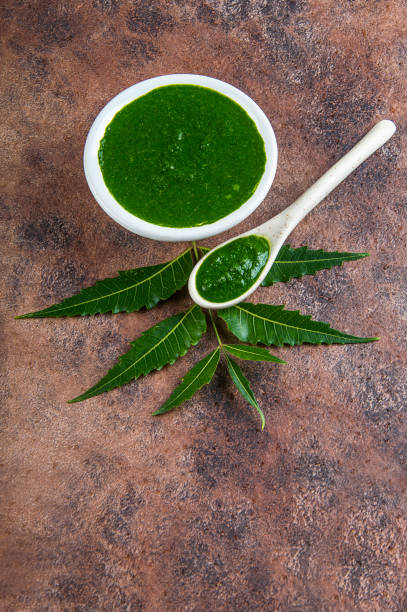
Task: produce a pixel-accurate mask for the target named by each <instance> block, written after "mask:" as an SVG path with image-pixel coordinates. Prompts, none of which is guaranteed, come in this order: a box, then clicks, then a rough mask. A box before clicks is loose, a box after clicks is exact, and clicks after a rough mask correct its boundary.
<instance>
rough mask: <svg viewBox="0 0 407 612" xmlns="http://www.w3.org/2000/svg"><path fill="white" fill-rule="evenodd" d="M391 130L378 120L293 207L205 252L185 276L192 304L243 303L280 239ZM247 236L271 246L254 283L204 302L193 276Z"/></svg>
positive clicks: (222, 305)
mask: <svg viewBox="0 0 407 612" xmlns="http://www.w3.org/2000/svg"><path fill="white" fill-rule="evenodd" d="M395 131H396V126H395V125H394V123H393V122H392V121H389V120H387V119H385V120H383V121H379V123H377V124H376V125H375V126H374V128H372V129H371V130H370V132H368V133H367V134H366V136H364V138H362V140H360V141H359V142H358V143H357V144H356V145H355V146H354V147H353V149H351V150H350V151H349V152H348V153H346V155H344V157H342V158H341V159H340V160H339V161H338V162H336V164H334V165H333V166H332V168H330V169H329V170H328V171H327V172H325V174H323V175H322V176H321V178H319V179H318V180H317V182H316V183H314V185H312V187H310V188H309V189H307V191H306V192H305V193H303V194H302V196H300V197H299V198H298V199H297V200H295V202H293V204H291V205H290V206H288V207H287V208H286V209H285V210H283V211H282V212H281V213H279V214H278V215H276V216H275V217H273V218H272V219H270V220H269V221H266V223H263V224H262V225H258V226H257V227H255V228H254V229H252V230H249V231H248V232H245V233H243V234H239V236H236V237H235V238H231V239H230V240H227V241H225V242H223V243H222V244H220V245H218V246H217V247H215V248H214V249H212V250H211V251H209V253H207V254H206V255H205V256H204V257H203V258H202V259H201V260H200V261H199V262H198V263H197V264H196V266H195V267H194V269H193V270H192V272H191V275H190V277H189V282H188V289H189V293H190V295H191V298H192V299H193V300H194V302H196V303H197V304H199V305H200V306H202V307H203V308H210V309H215V308H216V309H221V308H228V307H229V306H233V305H234V304H238V303H239V302H242V301H243V300H245V299H246V298H247V297H248V296H249V295H250V294H251V293H253V291H255V289H257V287H258V286H259V285H260V284H261V282H262V281H263V279H264V278H265V276H266V275H267V273H268V271H269V270H270V268H271V266H272V265H273V263H274V260H275V258H276V257H277V254H278V252H279V250H280V248H281V246H282V244H283V242H284V240H286V238H287V237H288V235H289V234H290V233H291V232H292V231H293V229H294V228H295V226H296V225H297V224H298V223H299V222H300V221H302V219H303V218H304V217H305V215H307V214H308V213H309V212H310V211H311V210H312V209H313V208H314V207H315V206H316V205H317V204H319V203H320V202H321V200H323V199H324V198H325V197H326V196H327V195H328V194H329V193H330V192H331V191H332V190H333V189H335V187H337V186H338V185H339V183H341V182H342V181H343V180H344V179H345V178H346V177H347V176H348V175H349V174H350V173H351V172H353V170H355V168H357V167H358V166H359V165H360V164H361V163H362V162H364V161H365V160H366V159H367V158H368V157H369V156H370V155H372V153H374V152H375V151H376V150H377V149H379V148H380V147H381V146H382V145H383V144H384V143H385V142H387V140H389V138H390V137H391V136H392V135H393V134H394V132H395ZM251 235H256V236H265V237H266V238H267V239H268V240H269V242H270V245H271V246H270V253H269V257H268V260H267V262H266V264H265V266H264V268H263V270H262V272H261V274H260V276H259V277H258V279H257V280H256V282H255V283H254V284H253V285H252V286H251V287H250V289H248V290H247V291H246V292H245V293H243V294H242V295H239V296H238V297H236V298H234V299H233V300H229V301H227V302H210V301H208V300H206V299H204V298H203V297H202V296H201V295H200V294H199V293H198V291H197V288H196V274H197V272H198V269H199V268H200V266H201V265H202V263H203V262H204V261H205V260H206V259H207V258H208V257H209V256H210V255H211V254H212V253H213V252H214V251H215V250H217V249H220V248H221V247H223V246H224V245H225V244H228V243H230V242H233V241H234V240H236V239H237V238H242V237H243V236H251Z"/></svg>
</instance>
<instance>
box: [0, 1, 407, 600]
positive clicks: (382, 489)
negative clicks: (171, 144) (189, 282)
mask: <svg viewBox="0 0 407 612" xmlns="http://www.w3.org/2000/svg"><path fill="white" fill-rule="evenodd" d="M1 15H2V25H3V31H4V35H3V41H4V45H3V59H2V62H1V63H2V68H3V76H2V97H1V117H2V121H1V128H0V129H1V135H2V137H1V142H2V146H1V150H0V155H1V166H2V168H3V172H2V179H1V180H2V183H3V188H2V192H3V194H4V196H3V198H2V200H1V212H2V224H1V232H2V233H1V246H2V253H3V257H4V259H3V264H2V272H3V273H2V275H1V283H2V296H3V298H2V300H1V309H2V311H3V312H2V314H3V315H4V317H3V318H4V336H3V339H2V343H3V348H2V351H1V357H2V358H4V360H5V363H4V365H3V368H2V375H3V377H4V378H3V379H2V382H1V387H0V391H1V413H2V428H3V442H2V456H3V461H2V485H1V496H2V502H1V504H2V519H3V521H4V522H3V528H2V534H1V538H2V544H1V552H2V555H4V558H3V560H2V562H1V564H0V565H1V570H0V571H1V574H2V576H1V601H2V603H1V610H7V611H15V610H16V611H26V610H27V611H36V612H37V611H38V612H40V611H41V612H42V611H54V610H69V611H71V610H75V611H77V612H85V611H88V612H90V611H94V610H97V611H99V610H103V611H104V610H106V611H107V610H119V611H123V612H124V611H139V610H143V611H148V612H150V611H152V612H155V611H158V612H161V611H167V610H168V611H184V610H185V611H188V612H201V611H211V612H212V611H213V612H215V611H225V612H229V611H230V612H232V611H239V612H240V611H249V610H256V611H257V610H262V611H263V610H265V611H270V612H271V611H274V610H278V611H282V612H294V611H295V612H314V611H317V612H319V611H331V610H334V611H342V612H344V611H348V610H357V611H359V610H360V611H363V612H364V611H366V612H371V611H397V612H405V611H406V610H407V562H406V550H407V532H406V530H407V511H406V492H407V473H406V470H407V423H406V417H407V414H406V413H407V406H406V403H407V386H406V382H407V381H406V378H407V376H406V367H405V365H406V363H405V360H406V356H405V355H406V353H405V347H406V314H407V309H406V287H407V271H406V265H405V262H406V203H407V199H406V195H405V192H406V186H407V181H406V113H405V107H404V103H405V91H406V85H407V78H406V72H405V69H406V57H407V41H406V38H404V40H403V36H404V35H405V29H406V23H407V4H406V2H405V0H387V1H386V0H376V1H373V0H371V1H369V0H348V1H343V2H338V1H337V0H308V1H307V0H289V1H282V0H280V1H278V0H220V1H215V0H202V1H201V2H192V1H190V0H176V1H175V2H174V1H173V2H169V1H168V2H165V1H161V2H160V1H158V0H150V1H149V2H143V1H142V0H133V1H131V0H93V2H91V1H90V0H89V1H87V2H79V1H77V0H70V1H69V2H68V1H59V2H58V1H56V2H51V1H49V2H47V1H42V2H41V1H32V2H23V1H22V0H6V2H5V4H3V8H2V9H1ZM172 72H195V73H202V74H207V75H210V76H214V77H218V78H221V79H224V80H226V81H229V82H230V83H232V84H234V85H236V86H238V87H240V88H242V89H243V90H244V91H246V92H247V93H248V94H249V95H251V96H252V97H253V98H254V99H255V100H256V101H257V102H258V104H260V106H261V107H262V108H263V109H264V111H265V112H266V113H267V115H268V116H269V117H270V119H271V121H272V123H273V125H274V128H275V131H276V135H277V140H278V143H279V150H280V158H279V166H278V170H277V175H276V179H275V182H274V185H273V187H272V190H271V192H270V194H269V196H268V197H267V199H266V200H265V202H264V203H263V205H262V206H261V207H260V208H259V209H258V210H257V211H256V213H255V214H254V215H253V216H252V218H251V219H250V220H249V221H247V222H246V223H245V224H242V226H240V227H238V228H237V229H238V230H243V229H244V228H248V227H250V226H252V225H253V224H255V223H256V224H257V223H259V222H261V221H263V220H265V219H267V218H268V217H269V216H271V215H272V214H274V213H276V212H277V211H279V210H281V209H282V207H284V206H285V205H287V204H289V203H290V202H291V201H292V200H293V199H294V198H295V197H296V196H298V195H299V194H300V193H301V192H302V191H303V190H304V189H305V188H306V187H307V186H309V185H310V184H311V183H312V182H313V180H315V179H316V178H317V177H318V176H319V175H320V174H321V173H322V172H323V171H324V170H325V169H327V168H328V167H329V165H330V164H331V163H332V162H334V160H336V159H337V158H338V157H339V156H340V155H341V154H342V153H344V152H345V151H346V150H347V149H348V148H349V147H350V146H351V145H352V144H353V143H355V142H356V141H357V140H358V139H359V137H360V136H361V135H362V134H363V133H364V132H365V131H367V130H368V129H369V128H370V127H371V126H372V125H373V124H374V122H375V121H376V120H377V119H379V118H384V117H389V118H392V119H394V121H395V122H396V123H397V125H398V132H397V134H396V135H395V137H394V138H393V139H392V140H391V141H390V142H389V143H388V144H387V145H386V146H385V147H384V148H383V149H382V150H381V151H380V152H379V153H377V154H376V155H375V156H374V157H372V158H371V159H370V160H369V161H368V162H367V163H365V164H364V165H363V166H362V167H361V168H360V169H359V170H358V171H357V172H355V173H354V174H353V175H352V177H350V178H349V179H348V180H347V181H346V183H345V184H343V185H342V186H341V187H340V188H338V189H337V190H336V191H335V192H334V193H333V194H332V195H331V196H330V197H329V198H328V199H327V200H326V202H325V203H324V204H323V205H321V206H320V207H319V208H318V209H317V210H316V211H314V212H313V213H312V214H311V215H310V216H309V217H308V218H307V219H306V220H305V221H304V222H303V223H302V224H301V226H300V227H298V228H297V229H296V231H295V232H294V234H293V236H292V238H291V243H292V244H293V245H294V246H299V245H300V244H308V245H309V246H311V247H314V248H318V247H323V248H327V249H339V250H355V251H357V250H359V251H369V252H370V253H371V257H370V258H368V259H367V260H363V261H361V262H354V263H350V264H348V265H346V267H343V268H337V269H333V270H331V271H326V272H321V273H320V274H319V275H318V276H317V277H307V278H305V279H304V280H303V281H292V282H291V283H289V284H286V285H279V286H275V287H274V288H269V289H263V290H261V291H259V292H258V293H257V294H256V299H257V300H261V301H268V302H273V303H285V304H286V305H287V306H288V307H291V308H296V307H297V308H300V309H301V311H302V312H304V313H306V314H310V315H313V316H314V317H316V318H320V319H321V320H326V321H329V322H330V323H331V324H332V325H334V326H336V327H339V328H340V329H342V330H344V331H347V332H349V333H356V334H360V335H363V334H366V335H379V336H380V337H381V340H380V342H377V343H375V344H374V345H360V346H357V345H355V346H332V347H309V346H303V347H297V348H293V349H291V348H285V349H277V350H276V351H275V352H276V353H277V354H279V355H280V356H281V357H283V358H285V359H287V361H288V365H285V366H273V365H267V364H265V365H262V364H260V365H255V364H244V370H245V372H246V374H247V376H248V377H249V379H250V380H251V381H252V384H253V388H254V389H255V390H256V394H257V396H258V400H259V402H260V404H261V405H262V407H263V409H264V412H265V414H266V418H267V428H266V430H265V431H264V432H263V433H261V432H260V431H259V423H258V420H257V417H256V415H255V414H253V412H252V411H251V410H250V409H249V407H248V406H247V405H246V404H245V402H244V401H243V400H242V398H240V397H239V396H238V395H237V394H236V392H235V391H234V389H233V387H232V385H231V383H230V382H229V380H228V379H227V376H226V373H225V370H224V368H222V367H221V368H220V369H219V371H218V373H217V374H216V376H215V379H214V381H213V383H212V384H211V385H210V386H209V387H206V388H205V389H203V390H202V391H201V392H200V393H199V394H198V395H197V396H196V397H195V399H193V400H192V401H190V402H189V403H188V404H187V405H185V406H184V407H183V408H182V409H179V410H177V411H175V412H173V413H171V414H169V415H167V416H165V417H164V418H161V419H153V418H152V417H151V416H150V415H151V412H152V411H153V410H154V409H155V408H156V407H158V406H159V405H160V402H162V401H164V400H165V399H166V398H167V396H168V394H169V392H170V391H171V390H172V388H173V387H174V386H175V385H176V383H177V381H178V380H179V378H180V376H182V375H183V374H184V373H185V372H186V371H187V369H188V368H189V367H190V366H191V365H192V364H193V363H195V362H196V361H197V360H198V359H199V357H200V356H203V355H204V354H205V353H206V352H207V351H208V350H209V348H210V347H211V346H213V345H214V337H213V334H212V333H211V332H210V333H209V334H208V336H207V337H206V339H205V340H204V341H203V342H202V343H201V344H200V345H199V346H198V347H196V348H194V349H193V350H192V351H191V352H190V354H188V355H187V356H186V357H184V358H183V359H181V360H180V361H179V362H178V363H176V364H175V365H174V366H173V367H171V368H165V369H164V370H163V371H161V372H158V373H154V374H153V375H151V376H149V377H148V378H145V379H142V380H140V381H138V382H134V383H132V384H130V385H128V386H127V387H125V388H123V389H119V390H116V391H113V392H111V393H109V394H106V395H105V396H99V397H97V398H95V399H92V400H89V401H87V402H84V403H80V404H74V405H68V404H66V400H67V399H69V398H71V397H72V396H74V395H77V394H78V393H79V392H81V391H83V390H84V389H86V388H87V387H88V386H90V385H91V384H93V383H94V382H96V381H97V380H98V379H99V377H100V376H101V375H102V374H104V373H105V372H106V370H107V369H108V368H109V367H110V366H111V365H112V364H113V363H114V362H115V360H116V358H117V357H118V356H119V355H120V354H121V353H122V352H124V351H125V350H127V348H128V346H129V342H130V341H131V340H132V339H135V338H136V337H137V336H138V335H139V334H140V332H141V331H142V330H144V329H146V328H147V327H149V326H150V325H152V324H153V323H155V322H157V321H159V320H161V319H163V318H164V317H166V316H168V315H169V314H170V313H173V312H176V311H178V310H180V309H181V308H183V307H184V306H185V305H186V304H187V303H188V296H187V294H186V293H185V292H183V293H182V292H181V293H180V294H179V296H177V297H175V298H174V299H172V300H171V301H170V302H169V303H165V304H162V305H160V306H159V307H158V308H156V309H154V310H152V311H149V312H143V313H138V314H137V313H136V314H128V315H125V314H123V315H118V316H99V317H95V318H84V319H79V320H78V319H76V320H69V319H68V320H55V321H54V320H39V321H35V320H31V321H30V320H27V321H14V320H13V315H14V314H15V313H23V312H27V311H31V310H34V309H38V308H41V307H45V306H46V305H49V304H51V303H53V302H54V301H57V300H60V299H62V298H63V297H66V296H68V295H70V294H71V293H72V292H74V291H76V290H78V289H79V288H80V287H82V286H84V285H88V284H91V283H92V282H94V281H95V280H96V279H98V278H103V277H105V276H111V275H114V274H115V273H116V271H117V270H118V269H123V268H127V267H129V268H130V267H135V266H137V265H140V264H142V265H146V264H153V263H158V262H160V261H162V260H163V259H166V258H169V256H171V255H175V254H176V253H178V252H180V249H181V248H183V247H184V245H180V244H164V243H153V242H152V241H149V240H147V239H143V238H139V237H137V236H134V235H131V234H130V233H128V232H126V231H125V230H123V229H121V228H120V227H119V226H118V225H116V224H115V223H114V222H113V221H111V220H110V219H109V218H108V217H107V216H106V215H105V214H104V213H103V212H102V210H101V209H100V208H99V207H98V205H97V204H96V203H95V201H94V200H93V198H92V197H91V195H90V193H89V191H88V189H87V186H86V183H85V179H84V176H83V171H82V150H83V145H84V140H85V137H86V133H87V130H88V129H89V127H90V125H91V123H92V121H93V119H94V117H95V116H96V114H97V113H98V111H99V110H100V109H101V107H102V106H103V105H104V104H105V103H106V102H107V101H108V100H109V99H110V98H111V97H112V96H114V95H115V94H116V93H118V92H119V91H120V90H122V89H124V88H125V87H127V86H129V85H131V84H133V83H135V82H137V81H140V80H142V79H145V78H148V77H151V76H156V75H159V74H164V73H172ZM234 231H237V230H234ZM219 239H220V238H219V237H218V238H216V239H213V240H212V244H216V243H217V241H219Z"/></svg>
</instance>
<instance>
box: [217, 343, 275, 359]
mask: <svg viewBox="0 0 407 612" xmlns="http://www.w3.org/2000/svg"><path fill="white" fill-rule="evenodd" d="M223 348H224V349H225V351H227V352H228V353H230V354H231V355H234V356H235V357H238V358H239V359H247V360H249V361H273V362H274V363H286V362H285V361H283V360H282V359H279V358H278V357H275V356H274V355H271V353H269V352H268V351H267V350H266V349H264V348H261V347H260V346H247V345H246V344H223Z"/></svg>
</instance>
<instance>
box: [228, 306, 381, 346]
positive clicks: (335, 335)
mask: <svg viewBox="0 0 407 612" xmlns="http://www.w3.org/2000/svg"><path fill="white" fill-rule="evenodd" d="M256 306H261V304H256ZM265 306H272V304H265ZM231 308H236V309H237V310H242V311H243V312H245V313H247V314H249V315H251V316H252V317H256V318H257V319H260V320H262V321H267V322H268V323H274V324H275V325H281V326H282V327H290V328H291V329H296V330H298V331H306V332H307V333H313V334H324V335H325V336H330V337H331V338H340V337H341V336H342V337H351V338H358V339H361V340H363V341H364V342H374V341H375V340H379V338H378V337H372V338H369V337H366V338H361V337H360V336H352V335H351V334H346V333H344V332H339V335H338V334H330V333H327V332H325V331H324V332H321V331H320V330H317V329H305V328H303V327H298V326H297V325H289V324H288V323H281V322H280V321H273V320H272V319H266V317H262V316H261V315H258V314H255V313H253V312H251V311H250V310H245V309H244V308H242V307H241V306H240V305H239V304H237V305H236V306H232V307H231ZM277 308H280V309H281V310H284V309H285V307H284V305H280V306H277ZM285 312H290V313H294V314H297V315H300V316H301V317H305V318H306V319H307V320H308V321H313V322H315V323H323V324H324V325H327V326H328V328H329V329H332V328H331V326H330V324H329V323H326V322H325V321H315V320H314V319H313V318H312V316H311V315H303V314H302V313H301V312H300V311H299V310H289V311H285ZM219 316H220V317H221V318H222V315H221V314H220V315H219ZM225 323H226V325H227V322H226V321H225ZM228 327H229V326H228ZM232 333H233V332H232ZM284 344H291V343H290V342H287V343H284ZM301 344H304V343H303V342H301V343H299V345H301ZM318 344H324V341H321V342H319V343H318ZM292 346H294V344H292Z"/></svg>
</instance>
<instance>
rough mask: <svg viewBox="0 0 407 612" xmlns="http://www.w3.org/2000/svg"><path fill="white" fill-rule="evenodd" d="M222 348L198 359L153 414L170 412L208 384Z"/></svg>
mask: <svg viewBox="0 0 407 612" xmlns="http://www.w3.org/2000/svg"><path fill="white" fill-rule="evenodd" d="M219 356H220V349H219V347H218V348H217V349H215V350H214V351H212V353H209V355H207V356H206V357H204V359H202V360H201V361H198V363H197V364H196V365H195V366H194V367H193V368H191V370H189V372H188V373H187V374H186V375H185V376H184V377H183V379H182V382H181V384H180V385H178V387H177V388H176V389H175V390H174V391H173V393H172V394H171V396H170V397H169V398H168V399H167V401H166V402H165V403H164V404H163V405H162V406H161V408H159V409H158V410H156V411H155V412H153V416H157V415H159V414H164V412H169V411H170V410H172V409H173V408H176V407H177V406H179V405H180V404H182V402H185V400H188V399H190V398H191V397H192V396H193V395H194V393H195V392H196V391H198V389H200V388H201V387H203V386H204V385H207V384H208V383H209V382H210V381H211V380H212V377H213V375H214V374H215V370H216V367H217V365H218V363H219Z"/></svg>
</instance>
